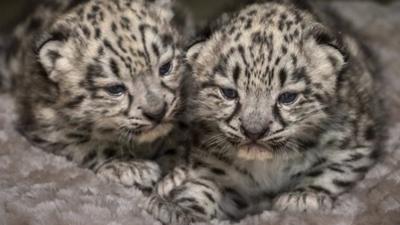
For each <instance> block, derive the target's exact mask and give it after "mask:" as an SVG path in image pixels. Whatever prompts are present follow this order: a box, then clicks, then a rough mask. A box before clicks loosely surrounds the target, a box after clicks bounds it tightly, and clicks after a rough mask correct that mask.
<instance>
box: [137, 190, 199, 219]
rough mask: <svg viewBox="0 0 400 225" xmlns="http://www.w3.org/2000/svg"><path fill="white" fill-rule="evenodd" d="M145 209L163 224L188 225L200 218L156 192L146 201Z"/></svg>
mask: <svg viewBox="0 0 400 225" xmlns="http://www.w3.org/2000/svg"><path fill="white" fill-rule="evenodd" d="M145 207H146V211H147V212H148V213H150V214H151V215H153V216H154V217H155V218H156V219H157V220H159V221H161V222H162V223H164V224H174V225H188V224H190V223H193V222H200V221H201V220H200V219H198V218H195V217H194V216H192V215H191V214H190V212H189V211H187V210H184V209H183V208H181V207H180V206H179V205H176V204H174V203H173V202H171V201H167V200H164V199H163V198H161V197H160V196H159V195H157V194H153V195H151V196H150V197H149V198H148V200H147V202H146V205H145Z"/></svg>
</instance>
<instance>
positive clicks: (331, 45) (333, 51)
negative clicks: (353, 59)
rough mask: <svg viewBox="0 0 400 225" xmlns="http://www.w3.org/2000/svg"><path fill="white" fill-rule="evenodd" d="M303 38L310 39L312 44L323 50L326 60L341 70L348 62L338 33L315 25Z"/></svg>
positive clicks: (347, 56)
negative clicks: (326, 55)
mask: <svg viewBox="0 0 400 225" xmlns="http://www.w3.org/2000/svg"><path fill="white" fill-rule="evenodd" d="M305 38H306V39H308V40H310V39H312V40H313V42H314V44H316V45H318V46H319V47H323V48H324V49H325V52H326V54H328V58H329V60H330V61H332V64H333V65H334V66H335V67H336V68H337V69H341V68H342V67H343V66H344V65H345V64H346V63H347V61H348V58H349V54H348V50H347V48H346V47H345V45H344V42H343V39H342V37H341V35H340V34H339V33H335V32H334V31H331V30H329V29H328V28H326V27H324V26H322V25H320V24H317V25H315V26H313V27H312V28H310V29H309V30H308V31H307V32H306V33H305Z"/></svg>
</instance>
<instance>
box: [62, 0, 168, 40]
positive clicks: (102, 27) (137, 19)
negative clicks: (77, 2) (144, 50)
mask: <svg viewBox="0 0 400 225" xmlns="http://www.w3.org/2000/svg"><path fill="white" fill-rule="evenodd" d="M170 18H171V15H170V13H169V11H168V10H166V9H162V8H160V7H159V6H157V5H155V4H151V3H146V2H141V1H124V0H114V1H109V0H97V1H89V2H87V3H86V4H83V5H81V6H78V7H77V8H75V9H74V10H73V11H71V12H69V13H68V14H66V16H64V17H63V18H59V21H58V22H57V23H56V27H57V24H61V26H63V25H65V24H67V25H66V26H70V29H72V32H76V33H80V34H83V35H84V38H85V39H86V40H91V39H94V40H100V39H104V38H111V39H113V38H116V37H117V38H125V39H126V38H130V39H133V40H134V41H141V40H140V38H139V37H136V36H135V34H138V33H140V32H144V30H149V31H151V32H148V34H147V35H152V36H155V37H154V39H157V38H158V36H162V35H169V36H170V37H168V39H174V37H173V36H172V34H173V33H174V32H175V31H174V29H173V27H172V26H170V25H169V22H170ZM174 36H176V35H174Z"/></svg>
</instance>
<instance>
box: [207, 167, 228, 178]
mask: <svg viewBox="0 0 400 225" xmlns="http://www.w3.org/2000/svg"><path fill="white" fill-rule="evenodd" d="M210 170H211V172H212V173H214V174H216V175H221V176H222V175H226V173H225V171H224V170H222V169H219V168H215V167H214V168H211V169H210Z"/></svg>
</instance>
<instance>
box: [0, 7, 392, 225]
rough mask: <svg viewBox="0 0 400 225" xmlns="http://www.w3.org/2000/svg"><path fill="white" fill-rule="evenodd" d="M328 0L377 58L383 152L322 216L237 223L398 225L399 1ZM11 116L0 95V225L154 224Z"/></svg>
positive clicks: (138, 199) (123, 195)
mask: <svg viewBox="0 0 400 225" xmlns="http://www.w3.org/2000/svg"><path fill="white" fill-rule="evenodd" d="M331 5H332V6H333V7H335V8H336V9H338V11H339V12H341V14H342V15H343V16H344V17H345V18H347V19H348V20H349V21H350V22H349V23H351V24H352V25H353V26H354V27H355V28H356V29H357V31H358V32H359V33H360V34H362V36H361V37H362V38H363V39H364V41H365V42H366V43H367V44H368V45H369V46H370V47H372V48H373V50H374V51H375V52H376V53H377V54H378V56H379V57H378V59H379V60H381V61H382V81H383V82H382V88H381V90H380V91H381V92H382V94H383V95H384V96H385V101H386V105H387V106H388V110H386V111H388V117H387V122H388V124H389V132H388V139H387V141H386V146H385V148H384V149H382V150H383V151H384V152H385V155H384V157H383V159H382V160H381V162H379V163H378V164H377V165H376V166H375V167H374V169H373V170H371V171H370V172H369V173H368V175H367V176H366V179H365V180H364V181H362V182H361V183H359V184H358V185H357V186H356V187H355V188H354V189H353V190H352V191H351V192H350V193H347V194H345V195H343V196H341V197H340V198H339V199H338V201H337V204H336V206H335V209H334V211H333V212H331V213H329V214H322V213H316V214H288V213H282V214H281V213H277V212H268V211H267V212H264V213H263V214H262V215H256V216H249V217H248V218H246V219H244V220H242V221H241V222H240V223H239V224H263V225H268V224H271V225H272V224H274V225H277V224H279V225H290V224H296V225H303V224H310V225H312V224H324V225H341V224H349V225H350V224H359V225H378V224H379V225H398V224H400V29H399V28H400V2H395V3H392V4H391V5H386V6H381V5H378V4H375V3H369V2H364V1H363V2H361V1H360V2H352V3H350V2H346V1H341V2H333V3H331ZM14 119H15V114H14V111H13V101H12V99H11V98H10V96H7V95H0V225H22V224H29V225H31V224H32V225H36V224H38V225H39V224H42V225H78V224H91V225H96V224H99V225H100V224H101V225H103V224H110V225H119V224H121V225H122V224H140V225H147V224H159V223H158V222H157V221H155V220H154V219H152V217H151V216H150V215H148V214H147V213H145V212H144V211H143V210H142V209H141V204H142V203H143V202H144V197H143V196H142V195H141V194H140V192H138V191H137V190H134V189H126V188H123V187H122V186H119V185H117V184H112V183H106V182H104V181H101V180H99V179H98V178H96V176H95V175H94V174H93V173H92V172H91V171H88V170H83V169H79V168H78V167H77V166H76V165H74V164H72V163H69V162H67V161H66V160H64V159H63V158H60V157H56V156H53V155H50V154H47V153H44V152H42V151H41V150H39V149H36V148H34V147H32V146H30V145H29V143H27V141H26V140H24V138H23V137H21V136H20V135H19V134H18V133H17V132H16V131H15V130H14V127H13V120H14ZM214 224H230V223H229V222H222V223H221V222H219V223H218V222H214Z"/></svg>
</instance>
